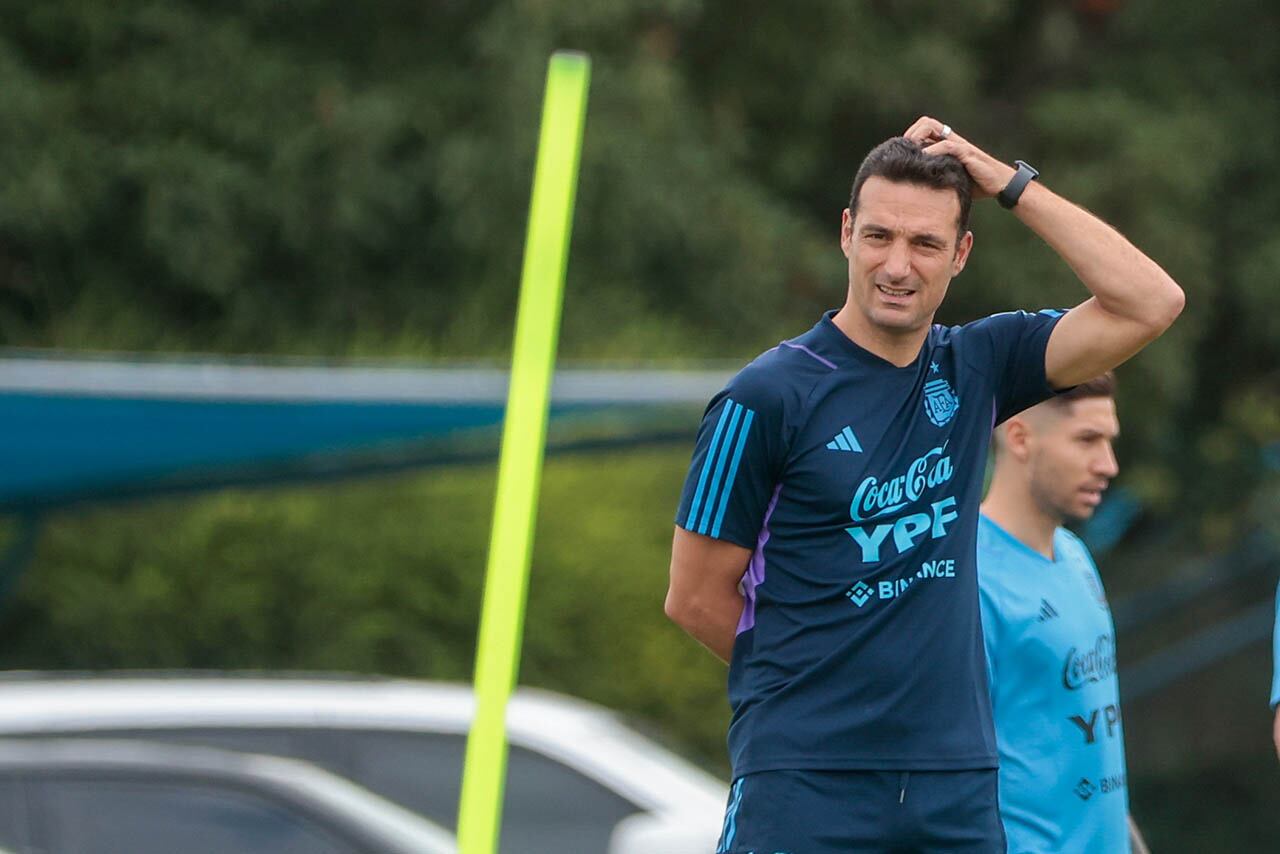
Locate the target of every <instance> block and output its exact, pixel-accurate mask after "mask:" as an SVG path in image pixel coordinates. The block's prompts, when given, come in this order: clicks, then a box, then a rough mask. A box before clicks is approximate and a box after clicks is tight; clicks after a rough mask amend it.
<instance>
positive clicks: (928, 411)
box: [924, 379, 960, 427]
mask: <svg viewBox="0 0 1280 854" xmlns="http://www.w3.org/2000/svg"><path fill="white" fill-rule="evenodd" d="M959 409H960V398H959V397H957V396H956V393H955V391H954V390H953V389H952V388H951V385H950V383H948V382H947V381H946V380H944V379H936V380H929V382H927V383H925V384H924V414H925V415H928V416H929V420H930V421H932V422H933V425H934V426H935V427H944V426H946V424H947V422H949V421H950V420H951V419H952V418H955V416H956V412H957V411H958V410H959Z"/></svg>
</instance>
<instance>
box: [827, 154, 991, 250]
mask: <svg viewBox="0 0 1280 854" xmlns="http://www.w3.org/2000/svg"><path fill="white" fill-rule="evenodd" d="M871 177H879V178H884V179H886V180H888V181H892V182H894V183H895V184H920V185H922V186H925V187H930V188H932V189H934V190H954V191H955V194H956V197H957V198H958V199H959V200H960V218H959V220H958V221H957V223H956V225H957V227H958V229H957V233H959V234H964V233H965V232H966V231H967V230H968V229H969V208H970V207H972V205H973V178H971V177H969V173H968V172H967V171H966V170H965V168H964V164H962V163H961V162H960V161H959V160H958V159H956V158H955V157H952V156H951V155H950V154H940V155H935V154H925V153H924V150H923V149H922V148H921V147H920V146H919V145H918V144H916V143H914V142H912V141H911V140H909V139H907V138H906V137H903V136H895V137H893V138H892V139H886V140H885V141H884V142H882V143H880V144H879V145H877V146H876V147H875V148H873V149H871V151H870V153H868V154H867V156H866V157H865V158H864V159H863V161H862V165H861V166H859V167H858V174H857V175H854V176H853V189H852V190H851V191H850V192H849V215H850V216H851V217H855V216H857V215H858V196H859V194H861V192H862V185H863V184H865V183H866V182H867V179H868V178H871Z"/></svg>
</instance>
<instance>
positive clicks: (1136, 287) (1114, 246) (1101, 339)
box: [905, 116, 1185, 388]
mask: <svg viewBox="0 0 1280 854" xmlns="http://www.w3.org/2000/svg"><path fill="white" fill-rule="evenodd" d="M905 136H906V137H907V138H908V139H911V140H913V141H915V142H917V143H919V144H920V145H921V146H924V147H925V151H926V152H927V153H929V154H950V155H952V156H954V157H956V158H957V159H958V160H959V161H960V162H961V163H963V164H964V167H965V169H966V170H967V171H968V172H969V175H970V176H971V177H972V178H973V181H974V184H975V187H974V197H975V198H984V197H987V196H995V195H997V194H999V193H1000V191H1001V190H1003V189H1005V187H1007V186H1008V185H1009V182H1010V181H1011V180H1012V179H1013V177H1014V175H1015V174H1017V170H1015V169H1014V168H1013V167H1012V166H1009V165H1008V164H1006V163H1003V162H1001V161H999V160H997V159H996V158H994V157H992V156H991V155H990V154H987V153H986V152H985V151H982V150H981V149H979V148H978V147H977V146H975V145H973V144H972V143H970V142H968V141H967V140H965V139H964V138H963V137H961V136H959V135H958V134H956V133H954V132H952V131H951V129H950V128H949V127H947V126H946V125H944V124H943V123H942V122H940V121H938V120H937V119H932V118H929V117H927V116H926V117H922V118H920V119H918V120H917V121H916V122H915V124H913V125H912V126H911V127H910V128H909V129H908V130H907V132H906V134H905ZM1013 212H1014V213H1015V214H1016V215H1017V216H1018V218H1019V219H1021V220H1022V221H1023V222H1024V223H1026V225H1027V226H1028V227H1029V228H1030V229H1031V230H1032V231H1034V232H1035V233H1036V234H1038V235H1040V237H1041V239H1043V240H1044V241H1045V242H1046V243H1048V244H1049V245H1050V246H1051V247H1053V249H1054V251H1056V252H1057V253H1058V255H1060V256H1061V257H1062V260H1064V261H1066V262H1067V265H1068V266H1069V267H1071V269H1072V271H1074V272H1075V274H1076V275H1077V276H1078V277H1079V278H1080V281H1081V282H1082V283H1083V284H1084V286H1085V287H1086V288H1088V289H1089V292H1090V293H1091V294H1092V295H1093V296H1092V298H1090V299H1088V300H1085V301H1084V302H1083V303H1081V304H1080V305H1078V306H1076V307H1075V308H1073V309H1072V310H1071V311H1069V312H1067V314H1066V316H1065V317H1063V318H1062V319H1061V320H1060V321H1058V324H1057V326H1056V327H1055V328H1054V330H1053V334H1052V335H1051V336H1050V338H1049V345H1048V349H1047V351H1046V353H1045V376H1046V378H1047V379H1048V380H1049V383H1050V385H1052V386H1054V387H1055V388H1066V387H1068V386H1073V385H1077V384H1078V383H1081V382H1084V381H1085V380H1089V379H1092V378H1093V377H1096V376H1098V375H1099V374H1101V373H1103V372H1105V371H1107V370H1110V369H1111V368H1114V367H1115V366H1116V365H1119V364H1120V363H1121V362H1124V361H1125V360H1126V359H1128V358H1129V357H1130V356H1133V355H1134V354H1135V353H1137V352H1138V351H1139V350H1141V349H1142V348H1143V347H1145V346H1146V345H1147V344H1150V343H1151V342H1152V341H1154V340H1155V339H1156V338H1158V337H1160V335H1161V333H1163V332H1164V331H1165V330H1166V329H1168V328H1169V327H1170V326H1171V325H1172V324H1173V321H1174V320H1175V319H1177V317H1178V315H1179V314H1180V313H1181V312H1182V306H1183V304H1184V301H1185V298H1184V296H1183V293H1182V288H1180V287H1178V284H1177V283H1176V282H1175V281H1174V280H1173V279H1172V278H1170V277H1169V274H1168V273H1166V272H1165V271H1164V270H1162V269H1161V268H1160V265H1158V264H1156V262H1154V261H1152V260H1151V259H1150V258H1148V257H1147V256H1146V255H1144V254H1143V253H1142V252H1141V251H1140V250H1139V249H1138V248H1137V247H1136V246H1134V245H1133V244H1132V243H1130V242H1129V241H1128V240H1127V239H1126V238H1125V237H1124V235H1122V234H1120V232H1118V231H1116V230H1115V229H1114V228H1112V227H1111V226H1109V225H1107V224H1106V223H1105V222H1103V221H1102V220H1100V219H1098V218H1097V217H1096V216H1094V215H1093V214H1091V213H1089V212H1088V211H1086V210H1084V209H1083V208H1081V207H1079V206H1077V205H1075V204H1072V203H1071V202H1069V201H1067V200H1066V199H1064V198H1062V197H1061V196H1058V195H1057V194H1055V193H1054V192H1053V191H1051V190H1049V189H1048V188H1046V187H1044V186H1043V185H1041V184H1039V183H1038V182H1035V181H1032V182H1031V183H1030V184H1028V185H1027V186H1026V188H1025V190H1024V191H1023V192H1022V195H1021V197H1020V198H1019V199H1018V200H1017V203H1016V204H1015V206H1014V208H1013Z"/></svg>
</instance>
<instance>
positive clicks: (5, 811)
mask: <svg viewBox="0 0 1280 854" xmlns="http://www.w3.org/2000/svg"><path fill="white" fill-rule="evenodd" d="M0 842H3V843H4V844H5V845H9V846H13V848H14V850H16V851H18V852H23V854H27V853H28V852H30V854H39V852H48V851H59V852H67V854H119V852H122V851H128V852H130V854H172V852H175V851H182V852H184V854H245V852H257V851H262V852H271V854H457V850H458V849H457V846H456V844H455V843H454V839H453V837H452V836H451V835H450V834H449V833H447V832H446V831H445V830H444V829H442V828H440V827H439V826H437V825H434V824H432V823H431V822H429V821H427V820H426V819H425V818H422V817H421V816H418V815H415V814H413V813H411V812H409V811H408V810H406V809H403V808H402V807H398V806H396V805H395V804H392V803H390V802H389V801H386V800H384V799H383V798H380V797H378V796H377V795H374V794H372V793H370V792H368V791H366V790H365V789H362V788H360V787H359V786H357V785H355V784H354V783H352V782H350V781H349V780H344V779H343V778H341V777H338V776H336V775H334V774H330V773H328V772H327V771H322V770H320V769H319V768H316V767H315V766H313V765H311V764H309V763H306V762H299V761H297V760H294V759H281V758H280V757H278V756H256V755H253V754H248V753H237V752H234V751H229V750H214V749H211V748H208V747H192V746H190V745H173V744H161V743H157V742H139V741H109V740H99V739H91V738H75V739H71V738H64V739H0ZM6 850H7V849H6Z"/></svg>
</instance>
